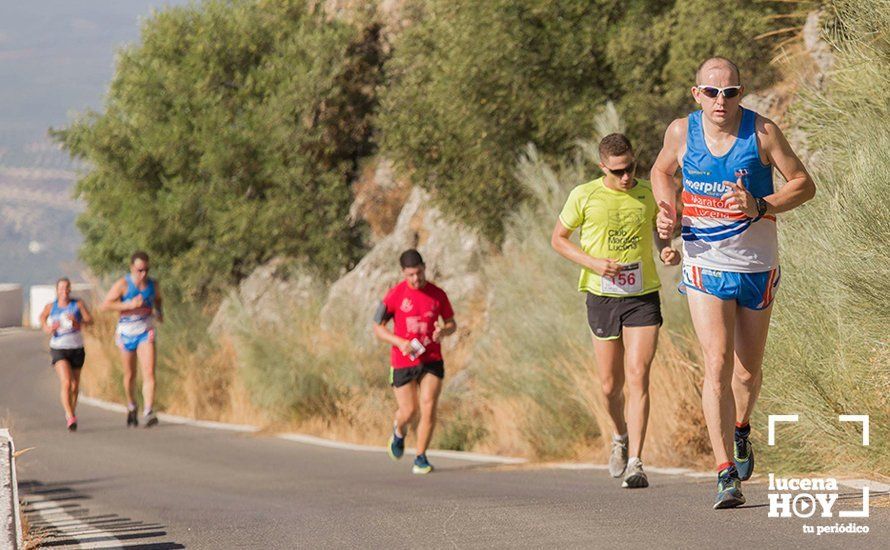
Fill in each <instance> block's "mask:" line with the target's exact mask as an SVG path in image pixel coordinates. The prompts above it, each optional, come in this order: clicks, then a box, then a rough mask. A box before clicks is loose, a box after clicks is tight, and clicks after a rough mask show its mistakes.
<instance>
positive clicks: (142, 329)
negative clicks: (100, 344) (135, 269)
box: [115, 273, 155, 351]
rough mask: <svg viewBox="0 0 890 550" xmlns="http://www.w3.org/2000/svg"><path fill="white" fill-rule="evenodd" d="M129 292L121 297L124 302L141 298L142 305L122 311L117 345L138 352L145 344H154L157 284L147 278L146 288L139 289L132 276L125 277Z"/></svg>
mask: <svg viewBox="0 0 890 550" xmlns="http://www.w3.org/2000/svg"><path fill="white" fill-rule="evenodd" d="M124 280H125V281H126V283H127V290H126V291H125V292H124V294H123V296H121V301H122V302H129V301H131V300H133V299H134V298H136V296H140V297H141V298H142V304H141V305H140V306H138V307H134V308H132V309H126V310H123V311H121V316H120V319H119V320H118V322H117V332H116V333H115V338H116V341H117V345H118V346H119V347H120V348H121V349H125V350H127V351H136V350H137V349H138V348H139V344H141V343H143V342H154V338H155V332H154V324H153V323H152V315H153V313H154V300H155V282H154V281H153V280H152V279H149V278H147V277H146V281H145V288H142V289H140V288H137V287H136V285H135V284H134V283H133V278H132V277H130V274H129V273H128V274H127V275H125V276H124Z"/></svg>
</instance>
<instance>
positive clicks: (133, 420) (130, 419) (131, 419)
mask: <svg viewBox="0 0 890 550" xmlns="http://www.w3.org/2000/svg"><path fill="white" fill-rule="evenodd" d="M138 425H139V418H137V417H136V409H133V410H132V411H127V427H128V428H129V427H130V426H133V427H134V428H135V427H136V426H138Z"/></svg>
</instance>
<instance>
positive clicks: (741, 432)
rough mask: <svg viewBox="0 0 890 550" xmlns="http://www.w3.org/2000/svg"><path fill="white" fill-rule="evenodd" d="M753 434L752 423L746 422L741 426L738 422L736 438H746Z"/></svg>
mask: <svg viewBox="0 0 890 550" xmlns="http://www.w3.org/2000/svg"><path fill="white" fill-rule="evenodd" d="M749 435H751V424H749V423H748V422H745V425H744V426H739V425H738V424H736V427H735V438H736V439H744V438H746V437H748V436H749Z"/></svg>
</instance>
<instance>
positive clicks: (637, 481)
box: [621, 458, 649, 489]
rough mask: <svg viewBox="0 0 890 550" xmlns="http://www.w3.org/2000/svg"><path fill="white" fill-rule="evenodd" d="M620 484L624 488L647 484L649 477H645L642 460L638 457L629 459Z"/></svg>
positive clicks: (634, 487)
mask: <svg viewBox="0 0 890 550" xmlns="http://www.w3.org/2000/svg"><path fill="white" fill-rule="evenodd" d="M621 486H622V487H624V488H625V489H643V488H645V487H648V486H649V479H648V478H647V477H646V472H644V471H643V461H642V460H640V459H639V458H632V459H630V461H629V462H628V463H627V472H626V473H625V475H624V481H623V482H621Z"/></svg>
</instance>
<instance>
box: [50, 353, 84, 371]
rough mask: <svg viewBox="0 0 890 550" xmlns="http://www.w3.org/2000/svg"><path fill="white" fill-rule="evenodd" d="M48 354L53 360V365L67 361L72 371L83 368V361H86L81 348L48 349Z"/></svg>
mask: <svg viewBox="0 0 890 550" xmlns="http://www.w3.org/2000/svg"><path fill="white" fill-rule="evenodd" d="M49 354H50V355H51V356H52V358H53V365H55V364H56V363H58V362H59V361H61V360H63V359H67V360H68V362H69V363H71V368H72V369H79V368H82V367H83V362H84V359H86V353H85V352H84V351H83V348H74V349H53V348H49Z"/></svg>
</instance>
